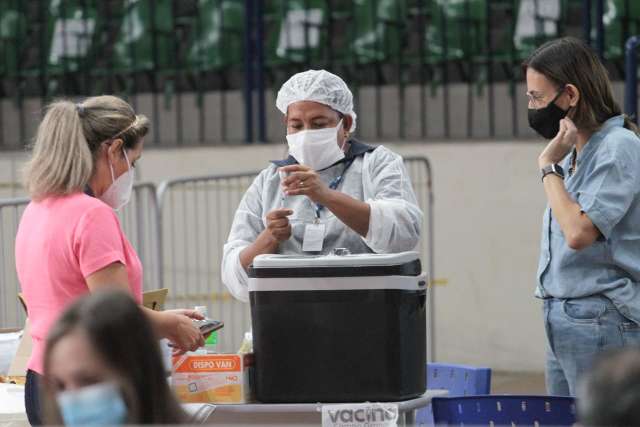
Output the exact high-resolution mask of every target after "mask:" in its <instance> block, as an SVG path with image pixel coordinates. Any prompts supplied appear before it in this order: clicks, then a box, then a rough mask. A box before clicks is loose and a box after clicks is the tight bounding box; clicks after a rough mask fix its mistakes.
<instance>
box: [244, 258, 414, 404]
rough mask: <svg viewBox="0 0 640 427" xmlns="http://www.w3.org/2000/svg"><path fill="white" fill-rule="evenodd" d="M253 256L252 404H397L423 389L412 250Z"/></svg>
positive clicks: (250, 283) (250, 272)
mask: <svg viewBox="0 0 640 427" xmlns="http://www.w3.org/2000/svg"><path fill="white" fill-rule="evenodd" d="M336 253H339V254H340V255H322V256H290V255H261V256H258V257H256V258H255V260H254V262H253V265H252V266H251V268H250V269H249V297H250V301H251V317H252V323H253V339H254V352H255V363H256V366H255V367H256V371H255V387H256V396H257V399H258V400H259V401H261V402H270V403H304V402H358V401H399V400H406V399H411V398H413V397H416V396H420V395H421V394H423V393H424V391H425V389H426V384H425V362H426V360H425V359H426V288H427V286H426V285H427V279H426V275H425V274H423V273H422V268H421V264H420V259H419V256H418V253H417V252H403V253H399V254H358V255H350V254H348V252H347V254H343V253H344V252H342V251H336Z"/></svg>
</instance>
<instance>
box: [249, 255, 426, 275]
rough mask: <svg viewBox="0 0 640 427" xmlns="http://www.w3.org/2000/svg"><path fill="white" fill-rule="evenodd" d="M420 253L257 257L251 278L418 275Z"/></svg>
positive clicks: (251, 270)
mask: <svg viewBox="0 0 640 427" xmlns="http://www.w3.org/2000/svg"><path fill="white" fill-rule="evenodd" d="M421 272H422V266H421V264H420V259H419V254H418V252H414V251H411V252H400V253H396V254H353V255H352V254H346V255H333V254H332V255H277V254H265V255H259V256H257V257H255V259H254V260H253V264H252V265H251V268H250V269H249V277H258V278H260V277H264V278H267V277H353V276H391V275H396V276H417V275H419V274H420V273H421Z"/></svg>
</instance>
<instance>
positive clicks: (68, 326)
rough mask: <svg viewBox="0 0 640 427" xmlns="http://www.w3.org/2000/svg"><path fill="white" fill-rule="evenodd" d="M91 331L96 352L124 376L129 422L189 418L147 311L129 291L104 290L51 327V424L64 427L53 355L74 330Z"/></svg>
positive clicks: (46, 388) (47, 393)
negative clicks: (173, 388)
mask: <svg viewBox="0 0 640 427" xmlns="http://www.w3.org/2000/svg"><path fill="white" fill-rule="evenodd" d="M77 330H82V331H84V332H85V333H86V336H87V337H88V339H89V341H90V343H91V345H92V346H93V348H94V350H95V351H96V352H97V353H98V354H100V356H101V357H102V358H103V359H104V361H105V363H107V364H108V365H109V366H110V367H111V368H112V369H113V370H114V371H115V372H116V373H117V375H118V377H119V380H120V381H119V382H120V385H121V388H122V392H123V397H124V400H125V403H126V405H127V409H128V419H127V424H179V423H181V422H185V421H187V420H188V418H187V416H186V415H185V413H184V412H183V410H182V408H181V407H180V404H179V403H178V401H177V400H176V398H175V396H174V395H173V393H172V391H171V389H170V388H169V385H168V383H167V379H166V378H165V370H164V365H163V362H162V357H161V354H160V347H159V345H158V341H157V339H156V337H155V335H154V333H153V330H152V327H151V324H150V323H149V321H148V320H147V318H146V317H145V315H144V313H143V312H142V310H141V309H140V307H138V305H137V304H136V303H135V302H134V301H133V299H132V298H131V296H130V295H129V294H127V293H126V292H123V291H113V290H110V291H99V292H95V293H92V294H89V295H88V296H86V297H83V298H81V299H80V300H78V301H77V302H76V303H74V304H73V305H71V306H70V307H69V308H68V309H67V310H66V311H65V312H64V314H63V315H62V317H60V318H59V319H58V321H57V322H56V323H55V325H54V326H53V328H52V329H51V331H50V333H49V335H48V337H47V344H46V352H45V358H44V378H43V382H42V394H43V396H42V397H43V412H44V421H45V423H46V424H55V425H61V424H62V420H61V418H60V414H59V411H58V408H57V405H56V403H55V391H54V390H53V386H52V384H51V381H50V380H49V377H48V375H49V372H50V368H51V366H50V358H51V352H52V351H53V349H54V348H55V346H56V344H57V343H58V342H60V340H61V339H62V338H64V337H65V336H67V335H69V334H71V333H72V332H74V331H77Z"/></svg>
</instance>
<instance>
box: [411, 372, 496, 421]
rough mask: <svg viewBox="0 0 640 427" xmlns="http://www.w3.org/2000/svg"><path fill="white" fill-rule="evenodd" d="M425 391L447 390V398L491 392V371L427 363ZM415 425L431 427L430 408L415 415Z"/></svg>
mask: <svg viewBox="0 0 640 427" xmlns="http://www.w3.org/2000/svg"><path fill="white" fill-rule="evenodd" d="M427 389H429V390H448V391H449V394H448V396H468V395H478V394H489V393H490V392H491V369H490V368H485V367H474V366H466V365H452V364H447V363H427ZM416 425H418V426H432V425H433V413H432V411H431V406H430V405H429V406H426V407H424V408H422V409H420V410H419V411H418V412H417V414H416Z"/></svg>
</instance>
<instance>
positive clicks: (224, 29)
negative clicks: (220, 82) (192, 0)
mask: <svg viewBox="0 0 640 427" xmlns="http://www.w3.org/2000/svg"><path fill="white" fill-rule="evenodd" d="M244 19H245V16H244V1H243V0H199V1H198V14H197V16H196V18H195V22H194V23H193V26H192V28H191V36H190V40H189V44H188V45H189V48H188V52H187V65H188V67H189V69H190V70H193V71H210V70H221V69H225V68H228V67H231V66H236V65H240V64H242V61H243V52H244V47H243V37H244Z"/></svg>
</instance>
